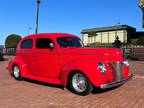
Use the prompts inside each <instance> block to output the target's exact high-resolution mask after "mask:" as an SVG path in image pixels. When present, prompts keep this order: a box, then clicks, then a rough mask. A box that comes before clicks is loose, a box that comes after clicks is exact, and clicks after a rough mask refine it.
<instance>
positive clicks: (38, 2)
mask: <svg viewBox="0 0 144 108" xmlns="http://www.w3.org/2000/svg"><path fill="white" fill-rule="evenodd" d="M40 2H41V1H40V0H37V15H36V30H35V33H36V34H37V33H38V21H39V6H40Z"/></svg>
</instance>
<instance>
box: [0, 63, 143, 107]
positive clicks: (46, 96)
mask: <svg viewBox="0 0 144 108" xmlns="http://www.w3.org/2000/svg"><path fill="white" fill-rule="evenodd" d="M7 66H8V61H0V108H144V61H130V70H131V71H132V72H133V74H134V77H133V79H132V80H130V81H129V82H127V83H126V84H124V85H122V86H120V87H118V88H115V89H111V90H106V91H103V92H94V93H92V94H90V95H88V96H78V95H75V94H73V93H71V92H70V91H68V90H67V89H62V88H61V87H59V86H54V85H50V84H42V83H38V82H34V81H29V80H23V81H16V80H14V79H13V78H12V77H11V76H10V75H9V73H8V71H7V70H6V67H7Z"/></svg>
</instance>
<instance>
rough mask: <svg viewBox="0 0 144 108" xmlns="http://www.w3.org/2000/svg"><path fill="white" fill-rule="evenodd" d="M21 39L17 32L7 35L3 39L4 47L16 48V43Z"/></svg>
mask: <svg viewBox="0 0 144 108" xmlns="http://www.w3.org/2000/svg"><path fill="white" fill-rule="evenodd" d="M20 40H21V36H20V35H17V34H11V35H8V36H7V38H6V40H5V47H6V48H16V47H17V44H18V43H19V41H20Z"/></svg>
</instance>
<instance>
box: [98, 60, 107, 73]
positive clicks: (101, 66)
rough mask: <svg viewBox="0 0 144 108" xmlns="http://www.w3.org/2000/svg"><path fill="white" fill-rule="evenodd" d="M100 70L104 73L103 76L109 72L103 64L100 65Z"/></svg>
mask: <svg viewBox="0 0 144 108" xmlns="http://www.w3.org/2000/svg"><path fill="white" fill-rule="evenodd" d="M98 69H99V70H100V71H101V72H102V73H103V74H106V72H107V69H106V66H105V64H104V63H103V62H99V63H98Z"/></svg>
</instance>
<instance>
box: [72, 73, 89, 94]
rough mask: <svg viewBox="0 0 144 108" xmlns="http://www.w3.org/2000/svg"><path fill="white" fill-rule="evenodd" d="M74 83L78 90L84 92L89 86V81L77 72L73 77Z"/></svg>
mask: <svg viewBox="0 0 144 108" xmlns="http://www.w3.org/2000/svg"><path fill="white" fill-rule="evenodd" d="M72 85H73V87H74V89H75V90H76V91H78V92H84V91H85V90H86V88H87V81H86V79H85V77H84V76H83V75H82V74H80V73H77V74H75V75H74V76H73V78H72Z"/></svg>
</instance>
